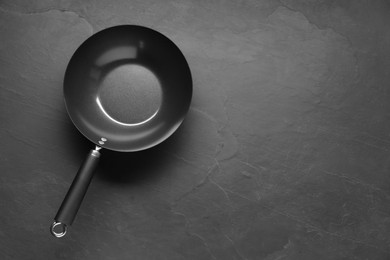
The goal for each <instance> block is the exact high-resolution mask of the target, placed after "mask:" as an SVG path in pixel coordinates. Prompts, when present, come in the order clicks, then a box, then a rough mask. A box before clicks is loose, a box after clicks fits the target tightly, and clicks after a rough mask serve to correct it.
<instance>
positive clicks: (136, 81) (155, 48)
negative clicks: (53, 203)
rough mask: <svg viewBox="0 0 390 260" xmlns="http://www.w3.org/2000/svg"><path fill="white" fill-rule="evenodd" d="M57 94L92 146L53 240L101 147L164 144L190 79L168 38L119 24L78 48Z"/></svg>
mask: <svg viewBox="0 0 390 260" xmlns="http://www.w3.org/2000/svg"><path fill="white" fill-rule="evenodd" d="M63 91H64V98H65V106H66V109H67V112H68V115H69V117H70V119H71V120H72V122H73V124H74V125H75V126H76V128H77V129H78V130H79V131H80V132H81V133H82V134H83V135H84V136H85V137H86V138H88V139H89V140H90V141H91V142H93V143H94V144H95V148H94V149H93V150H91V151H90V152H89V154H88V155H87V158H86V159H85V161H84V163H83V164H82V165H81V167H80V169H79V170H78V172H77V174H76V177H75V178H74V180H73V182H72V184H71V186H70V188H69V190H68V192H67V194H66V196H65V198H64V200H63V202H62V204H61V206H60V208H59V210H58V212H57V214H56V216H55V218H54V222H53V224H52V225H51V227H50V231H51V233H52V234H53V235H54V236H56V237H62V236H64V235H65V234H66V231H67V226H70V225H71V224H72V223H73V221H74V219H75V216H76V214H77V211H78V209H79V207H80V205H81V202H82V200H83V198H84V195H85V193H86V191H87V188H88V186H89V183H90V182H91V179H92V176H93V172H94V170H95V168H96V166H97V163H98V161H99V157H100V154H101V149H109V150H113V151H118V152H135V151H141V150H144V149H148V148H150V147H153V146H155V145H157V144H159V143H161V142H162V141H164V140H165V139H167V138H168V137H169V136H170V135H172V134H173V133H174V132H175V130H176V129H177V128H178V127H179V126H180V124H181V123H182V121H183V119H184V117H185V115H186V113H187V111H188V109H189V106H190V103H191V97H192V78H191V72H190V68H189V66H188V63H187V61H186V59H185V57H184V56H183V54H182V52H181V51H180V50H179V48H178V47H177V46H176V45H175V44H174V43H173V42H172V41H171V40H169V39H168V38H167V37H165V36H164V35H162V34H161V33H159V32H157V31H155V30H153V29H150V28H146V27H142V26H137V25H120V26H115V27H111V28H107V29H104V30H102V31H100V32H98V33H96V34H94V35H92V36H91V37H90V38H88V39H87V40H86V41H85V42H84V43H82V44H81V45H80V47H79V48H78V49H77V50H76V52H75V53H74V54H73V56H72V58H71V59H70V61H69V64H68V66H67V69H66V72H65V78H64V86H63Z"/></svg>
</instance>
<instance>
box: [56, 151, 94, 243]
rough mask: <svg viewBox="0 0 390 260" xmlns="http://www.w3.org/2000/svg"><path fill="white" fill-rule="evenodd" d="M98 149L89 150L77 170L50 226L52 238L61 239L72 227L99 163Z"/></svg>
mask: <svg viewBox="0 0 390 260" xmlns="http://www.w3.org/2000/svg"><path fill="white" fill-rule="evenodd" d="M100 149H101V148H100V147H96V148H95V150H91V151H90V152H89V154H88V156H87V158H86V159H85V160H84V163H83V164H82V165H81V167H80V169H79V170H78V172H77V174H76V177H75V178H74V180H73V182H72V185H71V186H70V188H69V190H68V193H67V194H66V196H65V199H64V200H63V201H62V204H61V206H60V208H59V210H58V212H57V215H56V216H55V218H54V222H53V224H52V225H51V226H50V232H51V233H52V235H53V236H55V237H63V236H64V235H65V233H66V230H67V226H70V225H72V223H73V220H74V219H75V217H76V214H77V211H78V210H79V208H80V205H81V202H82V201H83V198H84V196H85V193H86V192H87V189H88V186H89V184H90V183H91V180H92V176H93V173H94V171H95V168H96V166H97V164H98V162H99V157H100V152H99V150H100ZM58 227H59V228H60V229H61V230H60V232H58V231H56V230H55V229H58Z"/></svg>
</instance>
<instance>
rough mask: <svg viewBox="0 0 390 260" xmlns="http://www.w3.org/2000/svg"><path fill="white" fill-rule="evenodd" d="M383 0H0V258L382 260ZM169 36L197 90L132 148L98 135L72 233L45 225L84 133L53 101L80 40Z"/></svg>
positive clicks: (386, 222) (388, 52) (389, 225)
mask: <svg viewBox="0 0 390 260" xmlns="http://www.w3.org/2000/svg"><path fill="white" fill-rule="evenodd" d="M389 14H390V4H389V3H388V1H380V0H374V1H363V0H356V1H346V0H341V1H331V0H329V1H321V0H318V1H313V0H310V1H309V0H294V1H293V0H280V1H273V0H263V1H250V0H245V1H189V0H187V1H154V0H150V1H115V3H114V2H113V1H102V0H96V1H71V0H67V1H11V0H10V1H7V0H5V1H1V2H0V35H1V40H0V138H1V146H0V210H1V211H0V213H1V214H0V223H1V227H0V241H1V242H0V259H266V260H270V259H275V260H276V259H279V260H280V259H389V258H390V250H389V248H390V207H389V205H390V191H389V190H390V174H389V168H390V160H389V158H390V152H389V149H390V117H389V114H390V105H389V98H390V91H389V89H390V88H389V80H390V76H389V75H390V73H389V70H390V61H389V60H390V59H389V58H390V47H389V46H390V15H389ZM117 24H140V25H144V26H148V27H151V28H153V29H156V30H158V31H160V32H162V33H163V34H165V35H167V36H168V37H169V38H171V39H172V40H173V41H174V42H175V43H176V44H177V45H178V46H179V47H180V49H181V50H182V51H183V53H184V54H185V56H186V57H187V59H188V62H189V65H190V67H191V70H192V74H193V79H194V97H193V103H192V106H191V109H190V112H189V114H188V117H187V118H186V120H185V122H184V124H183V125H182V126H181V128H180V129H179V131H178V132H177V133H175V134H174V136H173V137H171V138H170V139H169V140H167V141H166V142H164V143H163V144H161V145H159V146H157V147H155V148H153V149H151V150H148V151H144V152H140V153H115V152H109V151H104V153H103V156H102V161H101V163H100V165H99V169H98V171H97V173H96V177H95V178H94V180H93V182H92V184H91V186H90V189H89V191H88V194H87V196H86V198H85V200H84V203H83V205H82V208H81V209H80V211H79V214H78V216H77V218H76V221H75V223H74V224H73V226H72V227H71V229H70V230H69V234H68V235H67V236H66V237H65V238H63V239H55V238H53V237H52V236H51V235H50V234H49V225H50V224H51V222H52V219H53V217H54V215H55V213H56V211H57V209H58V206H59V205H60V203H61V201H62V199H63V197H64V195H65V193H66V191H67V189H68V187H69V185H70V183H71V181H72V179H73V177H74V174H75V173H76V171H77V169H78V167H79V165H80V163H81V161H82V160H83V157H84V155H85V154H86V153H87V152H88V150H89V149H91V148H92V147H93V146H92V145H91V144H90V143H89V142H88V141H87V140H85V139H84V138H83V137H82V136H81V134H79V133H78V132H77V130H76V129H75V128H74V127H73V125H72V124H71V122H70V120H69V119H68V116H67V114H66V111H65V107H64V103H63V97H62V80H63V76H64V72H65V68H66V65H67V63H68V61H69V59H70V57H71V55H72V53H73V52H74V51H75V50H76V48H77V47H78V46H79V45H80V44H81V43H82V42H83V41H84V40H85V39H87V38H88V37H89V36H90V35H92V34H93V33H94V32H97V31H99V30H101V29H103V28H106V27H109V26H112V25H117Z"/></svg>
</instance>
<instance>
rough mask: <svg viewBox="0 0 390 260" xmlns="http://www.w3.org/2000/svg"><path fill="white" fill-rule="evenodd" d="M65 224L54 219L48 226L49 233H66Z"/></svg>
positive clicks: (59, 234)
mask: <svg viewBox="0 0 390 260" xmlns="http://www.w3.org/2000/svg"><path fill="white" fill-rule="evenodd" d="M66 230H67V226H66V225H65V224H64V223H61V222H57V221H54V222H53V224H51V226H50V233H51V234H52V235H53V236H55V237H63V236H65V234H66Z"/></svg>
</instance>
